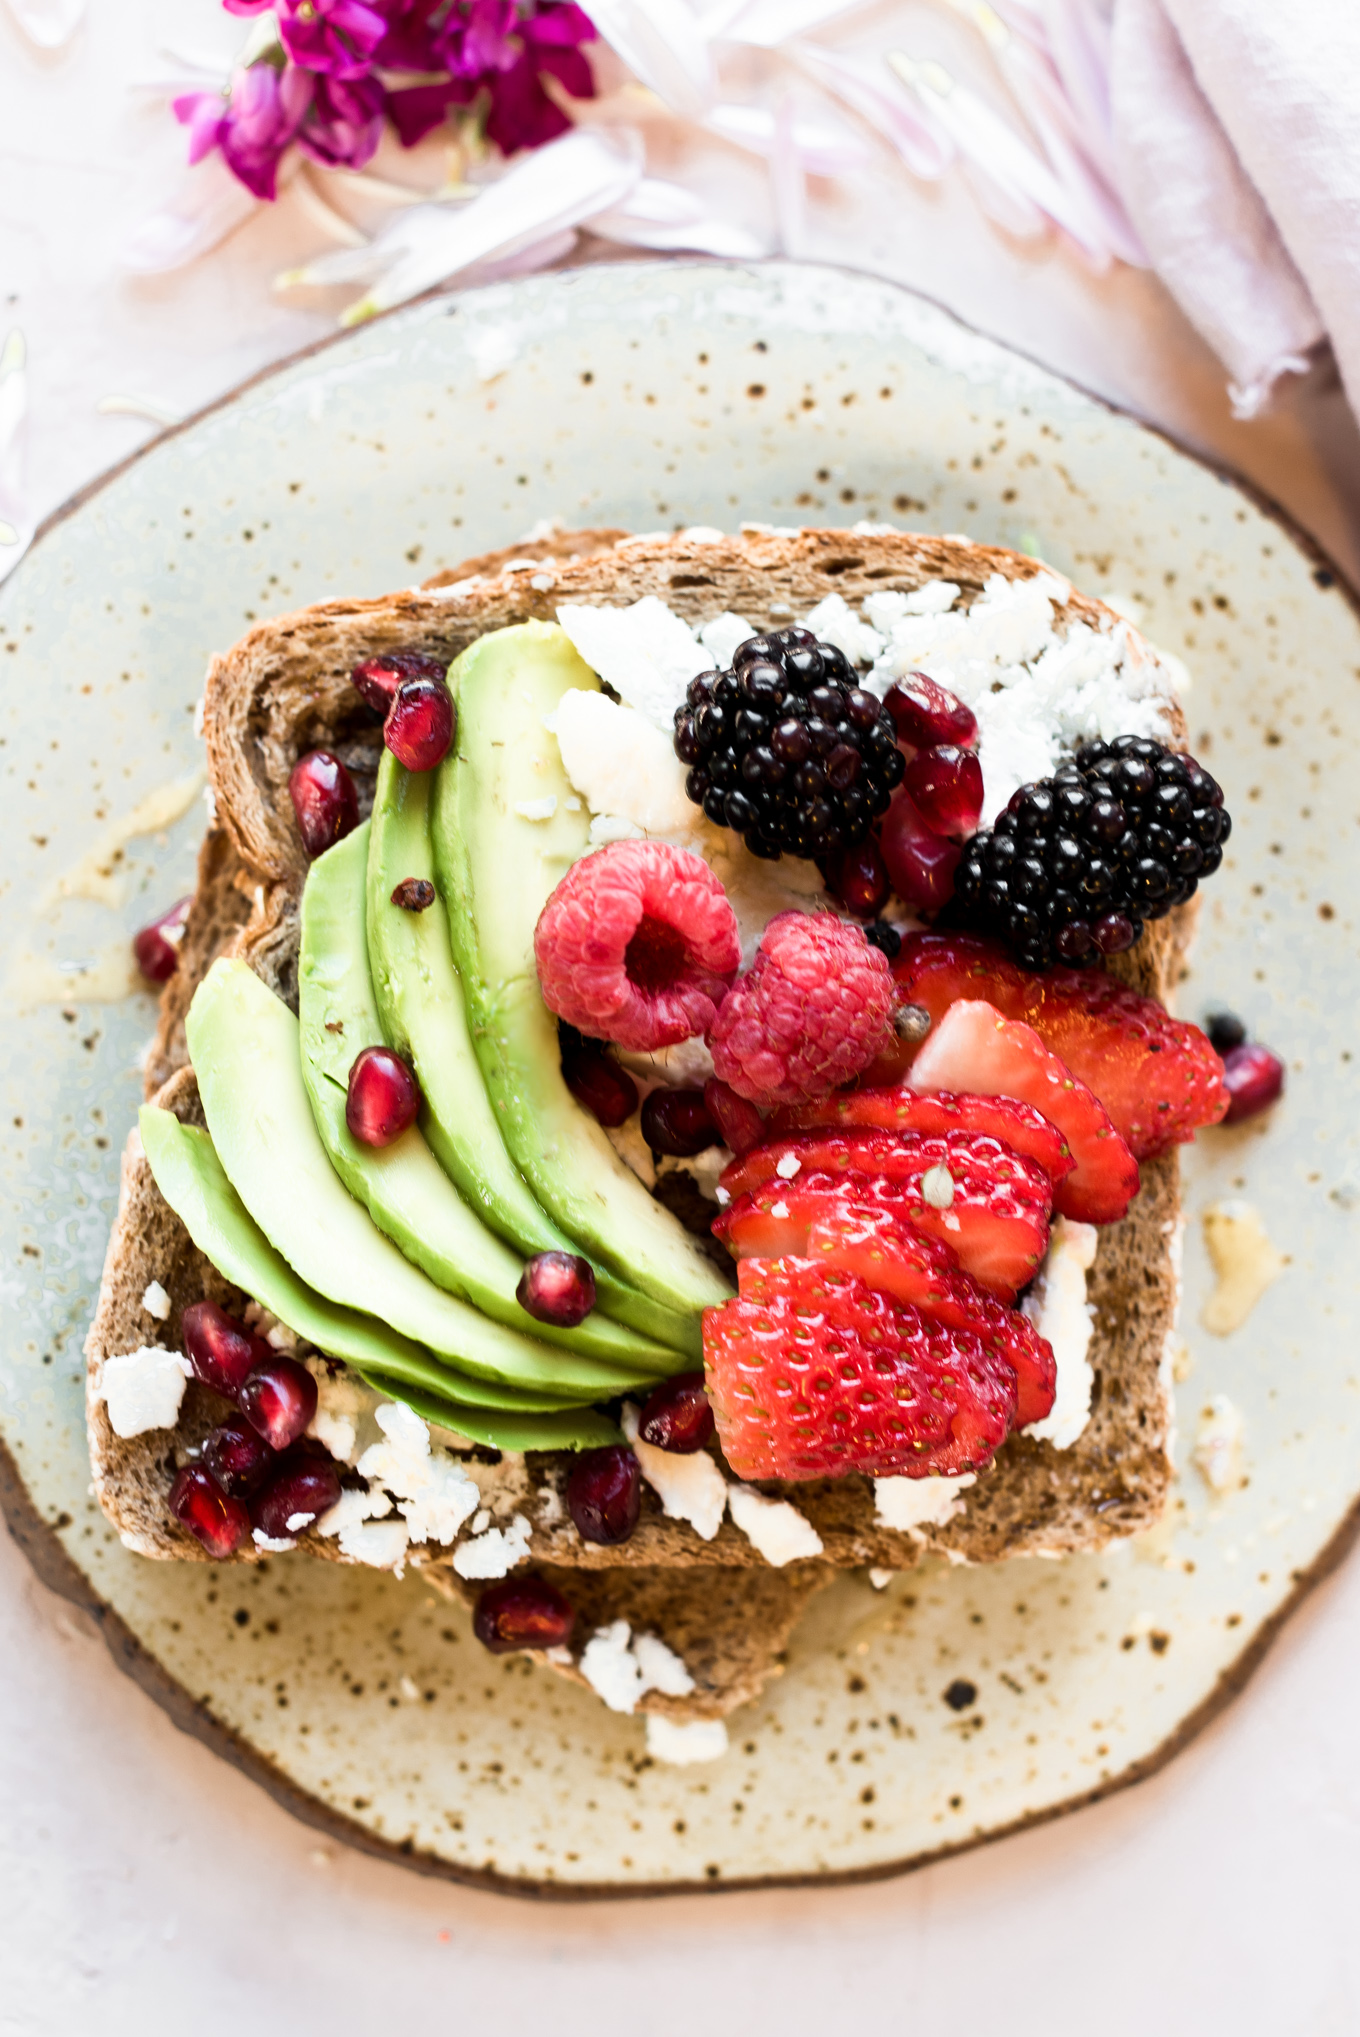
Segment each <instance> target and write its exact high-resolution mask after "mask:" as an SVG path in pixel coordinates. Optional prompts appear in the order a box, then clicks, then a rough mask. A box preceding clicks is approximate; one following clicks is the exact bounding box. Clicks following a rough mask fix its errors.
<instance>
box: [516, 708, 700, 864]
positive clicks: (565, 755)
mask: <svg viewBox="0 0 1360 2037" xmlns="http://www.w3.org/2000/svg"><path fill="white" fill-rule="evenodd" d="M545 726H546V727H547V728H548V730H549V731H550V733H551V734H553V735H555V736H556V738H557V746H558V748H559V749H560V750H561V752H562V767H563V769H564V770H565V772H566V774H567V776H568V778H570V780H571V782H572V784H573V785H574V786H575V788H576V790H577V791H578V792H579V793H580V794H581V797H582V798H583V799H584V800H585V802H586V805H587V806H588V807H589V808H590V811H591V812H592V813H594V814H611V815H615V816H617V817H618V818H619V819H622V820H630V821H632V822H633V824H634V826H635V827H640V828H642V829H644V830H645V832H646V833H648V834H651V835H662V834H670V833H674V832H677V831H680V832H683V831H684V830H686V829H688V828H689V827H691V826H692V825H695V824H697V821H698V816H699V809H698V807H696V806H695V805H693V804H692V802H691V801H690V800H688V799H687V798H686V797H685V767H684V765H683V764H682V763H681V762H680V759H679V758H678V757H677V756H676V754H675V751H674V749H673V747H672V745H671V740H670V737H669V735H663V734H662V732H661V730H660V729H659V728H656V727H655V726H654V725H653V723H652V722H650V721H648V720H647V719H646V717H645V716H644V715H641V714H639V713H638V712H637V711H636V709H634V708H631V707H620V706H619V704H618V702H617V701H614V700H610V699H609V698H608V697H607V695H605V694H603V693H592V692H589V691H588V690H587V689H586V688H585V687H583V686H571V687H568V689H567V691H566V692H565V693H564V694H563V695H562V698H561V699H560V700H559V702H558V704H557V706H556V707H555V708H554V710H553V712H552V714H550V715H549V716H548V717H547V720H546V723H545ZM532 803H533V804H538V803H540V802H532ZM515 810H516V812H524V810H525V809H524V808H522V807H517V808H516V809H515ZM526 817H527V818H528V819H531V820H532V819H536V818H538V817H539V816H537V815H536V814H528V815H527V816H526Z"/></svg>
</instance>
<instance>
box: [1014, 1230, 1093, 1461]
mask: <svg viewBox="0 0 1360 2037" xmlns="http://www.w3.org/2000/svg"><path fill="white" fill-rule="evenodd" d="M1095 1258H1096V1229H1095V1225H1094V1224H1074V1223H1073V1222H1072V1221H1071V1220H1070V1219H1069V1218H1067V1217H1058V1218H1057V1219H1056V1220H1055V1222H1054V1225H1053V1230H1052V1234H1051V1236H1050V1238H1049V1241H1048V1256H1047V1257H1046V1258H1045V1260H1044V1263H1043V1265H1042V1266H1041V1267H1040V1268H1039V1277H1038V1279H1037V1280H1036V1281H1035V1283H1034V1285H1033V1287H1032V1288H1031V1289H1030V1291H1029V1293H1028V1294H1027V1295H1026V1296H1025V1298H1024V1300H1023V1302H1022V1303H1021V1304H1020V1306H1021V1309H1022V1311H1023V1313H1024V1314H1025V1315H1027V1316H1028V1317H1029V1319H1030V1321H1031V1322H1032V1323H1033V1325H1034V1327H1035V1329H1036V1330H1037V1331H1038V1332H1039V1335H1040V1336H1041V1337H1046V1338H1047V1339H1048V1341H1049V1343H1050V1344H1051V1345H1052V1346H1053V1356H1054V1358H1055V1359H1056V1360H1057V1364H1058V1381H1057V1391H1056V1393H1055V1395H1054V1399H1053V1407H1052V1410H1051V1412H1050V1413H1048V1414H1046V1415H1045V1416H1044V1418H1043V1420H1042V1421H1041V1422H1031V1423H1030V1425H1029V1427H1028V1428H1027V1429H1026V1430H1025V1432H1024V1433H1025V1434H1026V1435H1027V1436H1032V1437H1033V1438H1034V1440H1035V1442H1036V1443H1051V1444H1052V1445H1053V1447H1054V1449H1055V1450H1070V1449H1071V1447H1072V1445H1073V1444H1074V1443H1075V1442H1076V1440H1077V1438H1078V1436H1079V1435H1080V1434H1081V1432H1082V1430H1083V1429H1084V1428H1085V1427H1086V1424H1087V1423H1088V1422H1089V1421H1090V1419H1091V1388H1092V1386H1093V1385H1094V1383H1095V1374H1094V1373H1093V1372H1092V1370H1091V1364H1090V1360H1089V1359H1088V1358H1087V1355H1086V1354H1087V1351H1088V1349H1089V1348H1090V1343H1091V1332H1092V1325H1093V1321H1094V1317H1095V1310H1094V1309H1093V1308H1092V1306H1091V1304H1090V1302H1088V1301H1087V1299H1086V1276H1087V1274H1088V1273H1089V1271H1090V1270H1091V1268H1092V1266H1094V1264H1095Z"/></svg>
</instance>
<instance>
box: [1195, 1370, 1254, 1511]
mask: <svg viewBox="0 0 1360 2037" xmlns="http://www.w3.org/2000/svg"><path fill="white" fill-rule="evenodd" d="M1242 1430H1243V1422H1242V1410H1241V1409H1240V1408H1238V1407H1235V1406H1234V1405H1233V1403H1232V1402H1231V1401H1230V1400H1229V1399H1228V1396H1227V1394H1226V1393H1216V1394H1215V1395H1214V1397H1213V1399H1212V1400H1211V1401H1210V1402H1209V1405H1208V1406H1207V1407H1206V1408H1205V1410H1204V1412H1203V1414H1202V1415H1201V1416H1200V1420H1199V1428H1198V1429H1197V1431H1196V1433H1195V1448H1194V1453H1193V1455H1194V1461H1195V1468H1196V1470H1197V1471H1198V1472H1199V1474H1200V1477H1201V1478H1202V1479H1203V1480H1204V1482H1205V1484H1206V1485H1207V1486H1208V1487H1209V1488H1210V1490H1211V1491H1213V1492H1217V1493H1224V1492H1235V1491H1236V1490H1237V1488H1238V1487H1239V1486H1240V1485H1242V1484H1243V1483H1244V1482H1245V1481H1244V1479H1243V1475H1242Z"/></svg>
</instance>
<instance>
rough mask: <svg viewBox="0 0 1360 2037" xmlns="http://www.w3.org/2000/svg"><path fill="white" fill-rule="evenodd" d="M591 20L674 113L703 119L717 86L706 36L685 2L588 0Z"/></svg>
mask: <svg viewBox="0 0 1360 2037" xmlns="http://www.w3.org/2000/svg"><path fill="white" fill-rule="evenodd" d="M590 18H591V20H592V21H593V22H594V24H595V26H596V28H597V29H598V30H599V32H600V34H601V35H602V36H603V38H604V40H605V41H606V42H607V43H608V44H609V45H610V47H611V48H612V49H613V50H615V51H616V52H617V53H618V55H619V56H621V57H622V58H623V61H624V62H625V64H627V66H628V68H629V70H630V71H631V72H632V73H633V75H634V76H635V77H636V78H639V79H640V80H641V81H642V83H643V84H644V85H647V86H650V88H651V90H652V91H653V92H655V93H656V95H657V97H658V98H659V99H662V100H664V101H665V103H666V105H667V106H669V107H670V109H671V111H672V112H673V113H678V114H679V115H680V116H681V118H682V119H685V120H702V119H703V117H704V115H705V114H706V113H707V112H708V109H709V108H710V106H711V105H712V104H713V100H714V96H715V92H716V85H715V81H714V76H713V63H712V59H711V58H710V56H709V52H708V38H707V37H706V35H705V33H704V30H703V28H702V26H701V24H700V23H699V22H698V21H697V20H696V18H695V16H694V15H693V14H692V13H691V12H690V10H689V8H688V7H687V6H686V5H685V0H593V4H592V6H591V9H590Z"/></svg>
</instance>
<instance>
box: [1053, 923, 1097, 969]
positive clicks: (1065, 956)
mask: <svg viewBox="0 0 1360 2037" xmlns="http://www.w3.org/2000/svg"><path fill="white" fill-rule="evenodd" d="M1053 945H1054V947H1055V948H1056V949H1057V951H1058V954H1059V956H1060V958H1061V959H1062V960H1063V961H1064V962H1086V961H1089V960H1090V959H1091V950H1092V947H1093V945H1094V940H1093V935H1092V931H1091V928H1090V926H1089V925H1088V924H1087V922H1086V921H1085V920H1084V919H1074V920H1069V921H1068V923H1067V925H1066V926H1065V927H1061V928H1059V930H1058V932H1057V934H1055V936H1054V939H1053Z"/></svg>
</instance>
